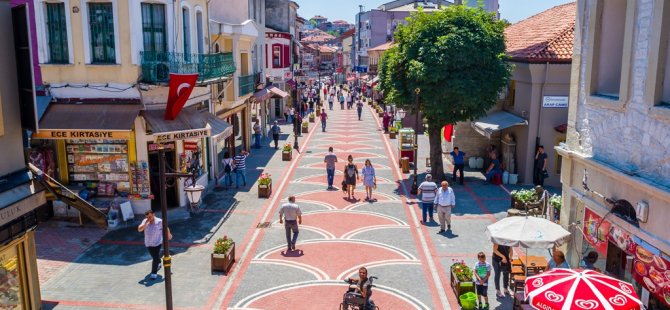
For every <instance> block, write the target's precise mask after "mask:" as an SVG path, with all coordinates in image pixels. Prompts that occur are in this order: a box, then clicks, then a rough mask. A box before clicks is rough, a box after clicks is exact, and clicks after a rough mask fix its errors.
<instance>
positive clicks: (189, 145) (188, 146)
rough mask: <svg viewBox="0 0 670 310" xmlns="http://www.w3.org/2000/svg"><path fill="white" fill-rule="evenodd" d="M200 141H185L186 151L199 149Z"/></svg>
mask: <svg viewBox="0 0 670 310" xmlns="http://www.w3.org/2000/svg"><path fill="white" fill-rule="evenodd" d="M197 150H198V142H186V141H184V151H197Z"/></svg>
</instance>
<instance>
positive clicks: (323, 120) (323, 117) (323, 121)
mask: <svg viewBox="0 0 670 310" xmlns="http://www.w3.org/2000/svg"><path fill="white" fill-rule="evenodd" d="M320 117H321V131H322V132H326V120H328V114H326V109H321V116H320Z"/></svg>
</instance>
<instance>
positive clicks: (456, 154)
mask: <svg viewBox="0 0 670 310" xmlns="http://www.w3.org/2000/svg"><path fill="white" fill-rule="evenodd" d="M449 154H451V158H453V160H454V171H453V172H452V176H451V179H452V180H454V182H455V181H456V171H460V172H461V179H460V181H461V182H460V183H461V185H463V177H464V174H463V168H465V152H461V151H460V150H459V149H458V146H456V147H454V150H453V151H452V152H451V153H449Z"/></svg>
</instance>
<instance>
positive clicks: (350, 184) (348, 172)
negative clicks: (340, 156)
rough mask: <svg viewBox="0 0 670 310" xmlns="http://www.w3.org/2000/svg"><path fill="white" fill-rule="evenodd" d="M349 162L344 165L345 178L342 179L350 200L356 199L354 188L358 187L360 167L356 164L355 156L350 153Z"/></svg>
mask: <svg viewBox="0 0 670 310" xmlns="http://www.w3.org/2000/svg"><path fill="white" fill-rule="evenodd" d="M347 161H348V162H347V164H346V165H345V166H344V180H343V181H342V183H343V185H344V186H343V187H342V188H344V189H346V192H347V198H348V199H349V200H351V199H356V197H354V189H355V188H356V180H358V179H359V177H358V167H356V165H355V164H354V157H353V156H351V155H349V157H347Z"/></svg>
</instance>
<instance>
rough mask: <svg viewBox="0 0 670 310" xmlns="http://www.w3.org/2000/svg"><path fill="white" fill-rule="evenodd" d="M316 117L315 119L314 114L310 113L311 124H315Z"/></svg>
mask: <svg viewBox="0 0 670 310" xmlns="http://www.w3.org/2000/svg"><path fill="white" fill-rule="evenodd" d="M314 120H315V117H314V112H311V113H309V122H310V123H314Z"/></svg>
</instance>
